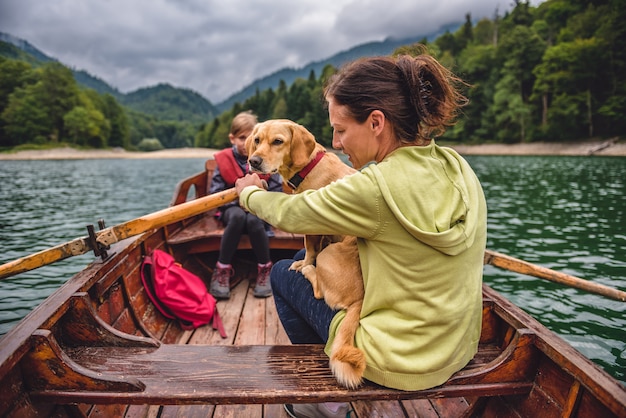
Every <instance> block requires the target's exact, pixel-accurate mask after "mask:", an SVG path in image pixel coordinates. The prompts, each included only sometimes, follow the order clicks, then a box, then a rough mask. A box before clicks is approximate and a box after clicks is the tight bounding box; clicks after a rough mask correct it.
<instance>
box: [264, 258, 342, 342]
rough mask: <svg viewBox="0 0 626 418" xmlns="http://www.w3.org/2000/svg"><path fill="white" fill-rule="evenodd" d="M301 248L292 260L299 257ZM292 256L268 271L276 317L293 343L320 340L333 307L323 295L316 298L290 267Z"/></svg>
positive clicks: (331, 315) (307, 282)
mask: <svg viewBox="0 0 626 418" xmlns="http://www.w3.org/2000/svg"><path fill="white" fill-rule="evenodd" d="M303 258H304V250H300V251H298V253H297V254H296V255H295V257H294V260H302V259H303ZM294 260H280V261H278V262H277V263H276V264H274V267H272V272H271V273H270V280H271V282H272V292H273V293H274V302H275V303H276V310H277V311H278V317H279V318H280V322H281V323H282V324H283V328H284V329H285V331H286V332H287V335H288V336H289V340H291V342H292V344H323V343H325V342H326V341H327V340H328V328H329V327H330V321H331V320H332V319H333V317H334V316H335V314H336V313H337V311H336V310H334V309H331V308H330V307H329V306H328V305H327V304H326V302H325V301H324V300H323V299H315V297H314V296H313V287H312V286H311V283H309V281H308V280H307V279H306V278H305V277H304V276H303V275H302V274H301V273H299V272H296V271H293V270H289V266H291V263H293V262H294Z"/></svg>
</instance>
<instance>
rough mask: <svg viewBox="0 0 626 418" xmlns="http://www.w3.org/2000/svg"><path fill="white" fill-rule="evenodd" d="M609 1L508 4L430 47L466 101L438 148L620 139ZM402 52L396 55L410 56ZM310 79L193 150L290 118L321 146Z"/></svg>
mask: <svg viewBox="0 0 626 418" xmlns="http://www.w3.org/2000/svg"><path fill="white" fill-rule="evenodd" d="M623 3H624V1H623V0H620V1H614V0H593V1H588V0H567V1H564V0H547V1H545V2H544V3H541V4H540V5H539V6H537V7H534V6H532V5H530V3H529V2H525V1H521V0H514V2H513V9H512V10H511V11H510V12H507V13H506V14H504V15H503V16H499V15H496V16H494V18H493V19H482V20H480V21H478V22H473V21H472V19H471V16H469V15H467V16H466V18H465V23H464V24H463V25H462V26H461V27H459V28H458V30H456V31H454V32H451V31H447V32H445V33H444V34H442V35H440V36H439V37H437V38H436V39H435V40H434V41H432V42H427V47H428V52H429V53H430V54H432V55H433V56H435V57H436V58H437V59H438V60H439V61H440V62H441V63H442V64H444V65H445V66H446V67H448V68H449V69H451V70H452V71H453V72H454V73H456V74H457V75H459V76H461V78H462V79H464V80H465V81H466V82H467V87H466V88H465V91H464V93H465V94H466V95H467V97H468V98H469V99H470V102H469V105H468V106H466V107H465V108H464V109H463V113H462V114H461V115H460V118H459V121H458V123H457V124H456V125H455V126H453V127H451V128H450V129H448V131H447V132H446V133H445V136H444V139H447V140H451V141H456V142H466V143H467V142H470V143H480V142H506V143H516V142H530V141H570V140H576V139H582V138H590V137H609V136H623V135H625V134H626V117H625V116H624V115H626V25H624V22H626V7H624V4H623ZM418 52H419V49H418V48H416V47H415V46H413V45H404V46H401V47H399V48H397V49H396V51H394V54H399V53H408V54H415V53H418ZM333 71H335V68H334V67H332V66H330V65H329V66H327V67H325V68H324V70H323V71H322V72H319V73H318V72H314V71H311V72H310V74H309V75H308V78H304V77H302V78H298V79H297V80H295V81H294V82H293V83H292V84H291V85H288V84H287V83H285V82H284V81H281V82H280V83H279V86H278V87H277V88H276V89H274V88H270V89H267V90H262V91H261V90H257V91H256V92H255V94H254V95H253V96H251V97H249V98H248V99H246V100H244V101H242V102H240V103H235V105H233V107H232V108H231V109H230V110H227V111H225V112H224V113H223V114H221V115H220V116H219V117H218V118H216V119H215V120H214V121H212V122H211V123H208V124H207V125H206V126H205V127H204V128H203V129H202V130H201V131H200V132H199V133H198V135H197V136H196V145H198V146H207V147H222V146H225V145H226V143H225V142H224V138H225V137H226V134H227V132H228V126H229V125H230V122H231V120H232V117H233V115H235V114H236V113H237V112H239V111H241V110H252V111H253V112H255V113H256V114H257V115H258V116H259V119H260V120H264V119H269V118H288V119H292V120H294V121H296V122H298V123H300V124H302V125H304V126H306V127H307V128H308V129H309V130H310V131H311V132H312V133H313V134H314V135H315V136H316V137H317V139H318V140H319V141H320V142H322V143H323V144H324V145H327V146H329V145H330V142H331V129H330V126H329V125H328V120H327V115H326V114H325V113H326V112H325V111H324V109H323V107H322V85H323V82H324V80H325V79H326V78H327V76H328V74H330V73H332V72H333Z"/></svg>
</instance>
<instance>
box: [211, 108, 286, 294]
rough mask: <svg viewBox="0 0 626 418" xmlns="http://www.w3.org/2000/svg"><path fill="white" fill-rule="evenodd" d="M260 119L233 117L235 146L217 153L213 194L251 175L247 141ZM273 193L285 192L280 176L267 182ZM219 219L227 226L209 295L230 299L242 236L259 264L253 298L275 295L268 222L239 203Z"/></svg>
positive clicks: (231, 136)
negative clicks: (234, 257) (236, 255)
mask: <svg viewBox="0 0 626 418" xmlns="http://www.w3.org/2000/svg"><path fill="white" fill-rule="evenodd" d="M256 123H257V117H256V116H255V115H254V114H252V113H251V112H242V113H239V114H238V115H237V116H235V117H234V119H233V122H232V124H231V127H230V133H229V134H228V139H229V140H230V143H231V144H232V145H233V146H232V147H231V148H227V149H224V150H222V151H219V152H217V153H215V154H214V158H215V161H216V162H217V167H216V169H215V171H214V173H213V179H212V180H211V187H210V189H209V192H210V193H215V192H219V191H222V190H226V189H229V188H232V187H234V186H235V181H236V180H237V179H238V178H239V177H243V176H244V175H245V173H247V172H248V167H247V165H248V163H247V159H248V154H247V152H246V147H245V143H246V138H247V137H248V136H249V135H250V134H251V133H252V128H254V125H255V124H256ZM265 180H266V181H267V184H268V190H270V191H282V179H281V177H280V176H279V175H278V174H275V175H272V176H270V177H269V178H267V179H265ZM219 220H220V221H221V222H222V223H223V224H224V227H225V228H224V236H223V237H222V243H221V247H220V255H219V258H218V261H217V264H216V265H215V270H213V276H212V277H211V287H210V292H211V294H212V295H213V296H215V297H216V298H218V299H228V298H229V297H230V278H231V277H232V275H233V274H234V270H233V267H232V265H231V261H232V259H233V256H234V255H235V251H237V246H238V244H239V240H240V239H241V235H242V234H244V233H247V234H248V236H249V237H250V243H251V244H252V250H253V251H254V253H255V255H256V258H257V262H258V276H257V279H256V285H255V287H254V296H256V297H261V298H264V297H268V296H269V295H271V294H272V287H271V285H270V281H269V273H270V270H271V268H272V261H271V260H270V249H269V237H268V231H266V223H265V222H264V221H263V220H261V219H259V218H257V217H256V216H254V215H253V214H251V213H250V212H246V211H244V210H243V209H242V208H241V207H240V206H239V203H238V202H236V201H235V202H232V203H229V204H227V205H224V206H222V207H221V208H220V209H219Z"/></svg>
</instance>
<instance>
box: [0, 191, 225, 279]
mask: <svg viewBox="0 0 626 418" xmlns="http://www.w3.org/2000/svg"><path fill="white" fill-rule="evenodd" d="M235 199H237V191H236V190H235V189H234V188H232V189H228V190H224V191H223V192H219V193H214V194H212V195H209V196H204V197H201V198H198V199H196V200H191V201H189V202H185V203H182V204H180V205H176V206H171V207H169V208H166V209H162V210H160V211H158V212H154V213H151V214H148V215H145V216H142V217H140V218H137V219H133V220H131V221H128V222H124V223H122V224H119V225H115V226H112V227H109V228H105V229H103V230H101V231H98V232H96V241H97V243H98V244H101V245H102V246H103V247H107V246H109V245H111V244H114V243H116V242H118V241H121V240H123V239H126V238H129V237H132V236H135V235H139V234H142V233H144V232H146V231H149V230H151V229H155V228H160V227H162V226H165V225H168V224H170V223H173V222H177V221H180V220H183V219H185V218H189V217H191V216H194V215H199V214H201V213H203V212H206V211H208V210H211V209H215V208H218V207H220V206H222V205H225V204H226V203H229V202H232V201H233V200H235ZM93 249H94V248H93V246H92V244H91V240H90V239H89V237H81V238H76V239H74V240H72V241H69V242H66V243H65V244H60V245H57V246H55V247H52V248H48V249H46V250H43V251H40V252H38V253H35V254H31V255H29V256H26V257H23V258H19V259H17V260H14V261H11V262H9V263H6V264H3V265H1V266H0V279H4V278H6V277H9V276H13V275H15V274H19V273H23V272H25V271H29V270H33V269H36V268H38V267H42V266H45V265H48V264H52V263H54V262H55V261H59V260H63V259H65V258H68V257H72V256H75V255H81V254H85V253H87V252H89V251H91V250H93Z"/></svg>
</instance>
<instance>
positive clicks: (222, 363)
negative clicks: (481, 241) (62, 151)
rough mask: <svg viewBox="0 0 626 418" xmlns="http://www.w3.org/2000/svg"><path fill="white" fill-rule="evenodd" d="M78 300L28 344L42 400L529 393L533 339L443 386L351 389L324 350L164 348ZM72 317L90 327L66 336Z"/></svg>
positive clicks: (497, 345) (155, 401) (520, 337)
mask: <svg viewBox="0 0 626 418" xmlns="http://www.w3.org/2000/svg"><path fill="white" fill-rule="evenodd" d="M74 299H75V300H74V307H75V308H74V309H73V310H70V311H68V312H67V313H65V315H68V316H70V317H69V318H68V321H61V322H60V323H61V324H63V323H64V322H65V323H66V324H67V330H65V331H63V332H61V333H59V334H54V333H52V332H51V331H49V330H40V331H38V332H36V333H35V334H33V335H32V336H31V339H32V341H31V344H32V346H33V347H36V349H35V350H34V351H33V352H32V353H30V354H29V356H30V357H29V358H30V359H31V360H32V361H28V359H27V362H26V363H25V364H26V367H27V368H28V369H29V376H28V379H27V381H28V384H29V386H31V388H32V395H33V397H34V398H37V399H39V400H42V401H51V400H54V402H56V403H67V404H74V403H95V404H107V403H111V402H113V403H128V404H150V405H163V404H175V405H192V404H215V405H217V404H226V405H227V404H277V403H302V402H321V401H355V400H368V401H372V400H405V399H424V398H442V397H479V396H498V395H511V394H524V393H528V392H529V391H530V390H531V388H532V386H533V384H532V381H533V378H534V374H535V369H536V361H535V356H536V354H537V353H536V348H535V347H534V345H533V343H532V341H533V338H534V334H533V333H532V332H531V331H529V330H527V329H525V328H523V329H517V330H515V329H513V328H510V329H509V331H507V332H506V334H507V335H506V336H505V337H504V341H507V342H506V343H505V344H504V345H502V344H503V343H502V342H499V340H497V339H496V340H493V339H488V340H487V341H484V342H482V343H481V344H480V347H479V352H478V354H477V355H476V356H475V358H474V359H473V360H472V361H471V362H470V363H469V364H468V365H467V366H466V367H465V368H464V369H462V370H461V371H459V372H457V373H456V374H455V375H453V376H452V377H451V378H450V379H449V380H448V382H446V383H445V384H443V385H441V386H438V387H435V388H432V389H426V390H421V391H400V390H394V389H389V388H385V387H382V386H379V385H377V384H374V383H371V382H365V383H364V384H363V385H362V386H361V387H359V388H358V389H356V390H348V389H346V388H344V387H342V386H340V385H339V384H338V383H337V381H336V380H335V378H334V376H333V375H332V373H331V371H330V369H329V367H328V357H327V356H326V354H325V353H324V351H323V345H234V346H233V345H203V344H199V345H194V344H181V345H179V344H162V343H160V342H158V341H157V340H153V339H150V338H146V337H136V336H131V335H126V334H124V333H122V332H120V331H118V330H116V329H114V328H111V327H110V326H107V325H106V324H104V323H103V322H102V321H101V320H99V318H98V317H97V315H95V312H94V311H93V309H92V308H91V307H90V306H89V305H88V304H87V298H86V295H84V294H77V295H76V296H75V298H74ZM487 303H488V302H487ZM489 309H491V308H490V307H489V306H487V307H486V312H491V311H489ZM490 315H495V313H493V312H491V313H490ZM76 316H80V317H81V318H82V320H83V321H84V322H85V323H86V324H87V325H86V326H85V327H84V328H83V330H82V331H81V332H80V333H75V334H74V335H72V329H71V328H70V326H71V324H72V323H75V322H74V319H75V318H74V317H76ZM61 326H64V325H61ZM54 335H63V336H67V337H68V338H69V339H68V340H67V341H57V340H56V338H55V336H54ZM64 338H65V337H64ZM42 358H44V359H46V361H44V362H42V361H41V359H42Z"/></svg>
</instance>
